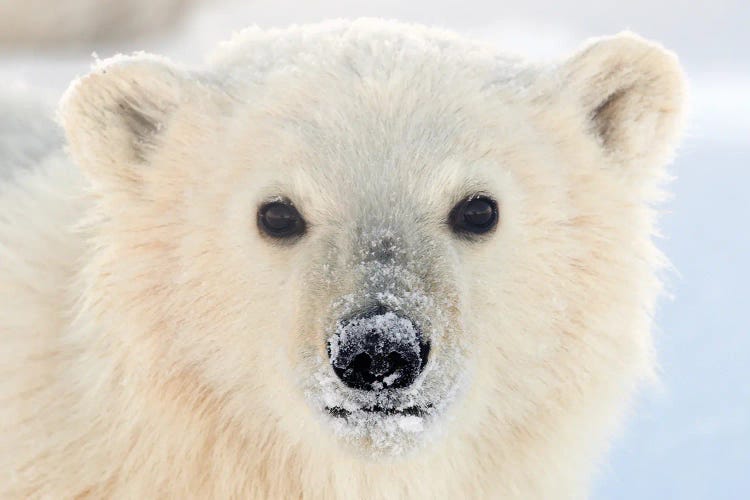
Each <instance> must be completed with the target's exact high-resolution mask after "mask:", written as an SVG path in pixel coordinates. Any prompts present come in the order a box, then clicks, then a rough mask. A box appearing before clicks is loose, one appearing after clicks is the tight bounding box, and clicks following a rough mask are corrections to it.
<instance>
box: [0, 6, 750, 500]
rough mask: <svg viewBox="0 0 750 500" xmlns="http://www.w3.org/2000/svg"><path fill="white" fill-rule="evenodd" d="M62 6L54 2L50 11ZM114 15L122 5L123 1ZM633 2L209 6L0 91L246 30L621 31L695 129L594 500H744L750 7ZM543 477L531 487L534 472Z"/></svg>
mask: <svg viewBox="0 0 750 500" xmlns="http://www.w3.org/2000/svg"><path fill="white" fill-rule="evenodd" d="M60 1H64V0H60ZM123 1H125V0H123ZM696 4H698V2H677V1H676V0H666V1H662V2H654V1H653V0H648V1H646V0H632V1H631V2H614V1H596V2H595V1H593V0H578V1H572V2H552V1H551V0H526V1H523V2H511V1H508V2H496V1H490V0H484V1H481V0H464V1H462V2H449V1H448V0H429V1H428V0H415V1H412V2H404V1H403V0H399V1H396V0H386V1H381V2H372V1H370V0H368V1H364V0H362V1H360V0H355V1H348V2H342V1H335V0H309V1H305V2H302V1H301V0H300V1H298V2H291V1H289V0H273V1H272V0H244V1H240V0H216V1H209V0H204V2H203V3H202V4H201V5H200V6H199V7H197V8H196V9H195V10H194V11H193V12H192V14H191V15H189V16H188V17H187V18H186V19H185V20H184V22H183V23H182V24H181V25H180V26H179V27H178V28H176V29H175V30H173V31H171V32H169V33H164V34H161V35H160V36H154V37H150V38H144V37H142V38H140V39H139V40H131V41H128V42H120V43H119V44H118V45H116V46H115V45H104V44H94V45H92V46H91V47H90V48H87V49H86V50H83V49H77V50H70V49H68V50H62V49H61V50H59V51H48V52H44V53H40V52H36V53H31V52H25V53H24V52H7V51H6V52H0V82H4V83H5V84H8V83H10V84H18V85H29V86H32V87H35V88H42V89H46V90H47V91H48V93H49V95H50V96H51V97H52V98H55V97H56V96H57V95H59V93H60V92H61V91H62V90H63V89H64V88H65V85H66V84H67V82H68V81H70V80H71V79H72V78H73V77H75V76H76V75H79V74H82V73H85V72H86V70H87V68H88V67H89V65H90V64H91V61H92V58H91V53H92V52H94V51H96V52H97V53H98V55H99V56H101V57H106V56H109V55H112V54H114V53H116V52H120V51H132V50H147V51H152V52H158V53H163V54H166V55H168V56H171V57H173V58H174V59H177V60H181V61H184V62H188V63H191V62H192V63H197V62H200V60H201V59H202V56H203V55H205V54H207V53H208V52H209V51H210V49H211V47H212V46H213V45H214V44H215V43H216V42H217V41H219V40H221V39H224V38H227V37H228V35H229V34H230V33H231V32H232V31H233V30H237V29H240V28H242V27H244V26H247V25H250V24H259V25H261V26H273V25H277V26H278V25H286V24H289V23H303V22H313V21H319V20H321V19H325V18H331V17H358V16H363V15H365V16H379V17H390V18H399V19H402V20H407V21H414V22H422V23H426V24H438V25H441V26H445V27H449V28H452V29H455V30H457V31H460V32H462V33H466V34H469V35H472V36H475V37H478V38H483V39H485V40H488V41H491V42H493V43H496V44H497V45H498V46H500V47H502V48H504V49H507V50H510V51H512V52H519V53H524V54H529V55H531V56H533V57H536V58H544V59H546V58H551V57H557V56H561V55H563V54H565V53H566V52H568V51H570V50H571V49H573V48H574V47H575V46H576V45H577V44H578V43H579V42H580V41H581V40H582V39H584V38H585V37H587V36H592V35H599V34H609V33H614V32H617V31H620V30H622V29H631V30H633V31H636V32H640V33H642V34H643V35H645V36H647V37H650V38H653V39H656V40H660V41H662V42H663V43H664V44H665V45H667V46H668V47H670V48H672V49H674V50H675V51H676V52H678V54H679V55H680V56H681V58H682V60H683V62H684V64H685V66H686V68H687V71H688V75H689V76H690V78H691V82H692V95H693V116H692V120H691V125H690V128H689V133H688V137H687V140H686V142H685V144H684V147H683V148H682V150H681V152H680V154H679V156H678V158H677V160H676V162H675V164H674V165H673V169H672V172H673V174H674V175H675V176H676V180H675V181H674V182H673V183H672V186H671V187H672V191H673V192H674V194H675V196H674V198H673V199H672V200H671V201H669V202H668V203H667V204H666V205H665V206H664V216H663V217H662V233H663V236H664V237H663V239H662V241H661V247H662V248H663V249H664V250H665V251H666V253H667V255H668V256H669V257H670V258H671V259H672V262H673V263H674V267H675V272H673V273H672V274H671V275H670V276H669V283H670V287H669V289H670V293H671V295H672V297H671V298H668V299H665V300H663V301H662V303H661V307H660V310H659V313H658V325H659V331H658V334H657V345H658V350H659V358H660V361H661V367H662V370H661V372H662V380H663V385H662V387H660V388H659V389H658V390H652V391H650V392H648V393H647V394H645V395H644V397H643V398H642V400H641V402H640V404H639V406H638V408H637V410H636V411H635V415H634V416H633V418H631V420H630V421H629V425H628V426H627V428H626V430H625V432H624V434H623V436H621V438H620V439H619V440H618V441H617V442H616V443H615V446H614V449H613V452H612V454H611V455H610V457H609V460H608V461H607V463H606V464H605V465H604V467H603V469H602V474H601V475H600V478H599V480H598V482H597V485H596V488H595V491H594V494H593V498H595V499H607V500H609V499H620V498H622V499H635V498H638V499H665V498H670V499H671V498H674V499H683V500H685V499H707V498H711V499H743V498H750V319H748V318H749V317H750V312H749V310H750V300H748V295H749V294H748V293H747V288H748V286H749V284H750V263H749V262H748V261H749V260H750V234H749V233H750V195H748V194H747V193H745V190H746V189H747V185H746V184H745V183H746V182H747V183H748V184H750V51H748V50H747V48H748V47H749V46H750V31H748V29H747V25H748V23H749V22H750V3H748V2H747V0H714V1H712V2H703V3H701V4H700V5H696ZM541 473H543V472H541Z"/></svg>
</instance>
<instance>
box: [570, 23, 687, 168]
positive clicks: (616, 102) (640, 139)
mask: <svg viewBox="0 0 750 500" xmlns="http://www.w3.org/2000/svg"><path fill="white" fill-rule="evenodd" d="M561 79H562V81H563V85H564V86H565V87H566V89H567V91H568V92H570V93H572V95H573V98H574V99H576V100H577V101H578V103H579V106H580V108H581V110H582V112H583V113H584V115H585V120H586V123H587V126H588V127H589V131H590V132H591V134H592V135H593V136H594V137H595V138H596V140H597V141H598V142H599V143H600V145H601V147H602V148H604V150H605V152H606V153H607V154H608V155H609V156H610V157H611V158H612V159H613V160H616V161H618V162H621V163H623V164H626V165H634V166H638V167H641V168H648V167H655V166H659V165H662V164H664V163H666V162H667V160H668V159H669V157H670V156H671V154H672V153H673V151H674V148H675V146H676V142H677V140H678V139H679V136H680V133H681V131H682V125H683V118H684V114H685V113H684V108H685V101H686V83H685V77H684V74H683V72H682V69H681V67H680V64H679V62H678V60H677V57H676V56H675V55H674V54H673V53H672V52H669V51H667V50H666V49H664V48H663V47H661V46H660V45H658V44H655V43H652V42H649V41H646V40H644V39H643V38H641V37H639V36H637V35H634V34H632V33H621V34H619V35H615V36H612V37H605V38H599V39H595V40H592V41H590V42H589V43H588V44H587V45H586V46H585V47H584V48H583V49H581V50H580V51H579V52H577V53H576V54H574V55H573V56H572V57H571V58H570V59H569V60H568V61H567V62H565V63H564V65H563V66H562V75H561Z"/></svg>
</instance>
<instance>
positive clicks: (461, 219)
mask: <svg viewBox="0 0 750 500" xmlns="http://www.w3.org/2000/svg"><path fill="white" fill-rule="evenodd" d="M498 219H499V216H498V213H497V202H495V200H493V199H492V198H490V197H488V196H485V195H474V196H470V197H468V198H466V199H464V200H463V201H461V202H459V203H458V204H457V205H456V206H455V207H453V210H451V213H450V215H449V216H448V223H449V224H450V226H451V228H452V229H453V231H454V232H456V233H459V234H467V233H472V234H483V233H486V232H488V231H491V230H492V229H494V227H495V226H497V222H498Z"/></svg>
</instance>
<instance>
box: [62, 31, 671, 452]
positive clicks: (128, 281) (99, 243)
mask: <svg viewBox="0 0 750 500" xmlns="http://www.w3.org/2000/svg"><path fill="white" fill-rule="evenodd" d="M683 101H684V84H683V76H682V73H681V70H680V68H679V65H678V63H677V60H676V58H675V57H674V56H673V55H672V54H671V53H669V52H667V51H665V50H664V49H663V48H661V47H660V46H658V45H655V44H653V43H649V42H647V41H644V40H642V39H641V38H638V37H637V36H635V35H632V34H621V35H618V36H614V37H609V38H601V39H597V40H593V41H591V42H589V43H588V44H586V45H585V46H584V47H583V48H582V49H581V50H579V51H578V52H576V53H575V54H573V55H572V56H571V57H570V58H568V59H566V60H564V61H562V62H561V63H558V64H550V65H533V64H529V63H527V62H524V61H522V60H517V59H512V58H507V57H504V56H501V55H498V54H497V53H496V52H495V50H494V49H492V48H491V47H488V46H485V45H482V44H479V43H474V42H470V41H466V40H463V39H461V38H459V37H457V36H455V35H452V34H449V33H445V32H442V31H437V30H431V29H426V28H420V27H415V26H408V25H401V24H397V23H385V22H379V21H373V20H361V21H355V22H351V23H348V22H337V23H327V24H323V25H319V26H313V27H298V28H291V29H288V30H283V31H267V32H266V31H260V30H256V29H251V30H248V31H246V32H243V33H241V34H240V35H238V36H236V37H235V38H234V39H233V40H232V41H231V42H229V43H227V44H225V45H224V46H222V47H221V48H220V49H219V51H218V52H217V55H216V56H215V57H214V59H213V60H212V62H211V63H210V64H209V65H208V66H207V67H205V68H201V69H189V68H183V67H180V66H178V65H175V64H173V63H171V62H169V61H167V60H164V59H161V58H157V57H154V56H149V55H144V54H138V55H135V56H131V57H117V58H114V59H112V60H109V61H106V62H104V63H103V64H101V65H99V66H98V67H97V68H96V69H95V70H94V71H93V72H92V73H91V74H90V75H88V76H86V77H84V78H82V79H81V80H80V81H78V82H77V83H76V84H74V85H73V86H72V87H71V90H70V91H69V92H68V94H67V95H66V97H65V99H64V101H63V104H62V106H61V112H60V116H61V119H62V122H63V124H64V127H65V129H66V132H67V136H68V141H69V146H70V151H71V154H72V157H73V158H74V160H75V162H76V163H77V164H78V165H79V166H80V168H81V169H82V171H83V172H84V173H85V175H86V177H87V178H88V179H89V181H90V190H91V193H92V195H93V199H94V201H93V203H92V209H91V217H90V218H91V222H90V226H91V228H92V238H91V241H92V244H91V255H90V259H89V262H88V265H87V267H86V271H85V276H84V277H85V279H86V281H87V283H88V286H87V288H86V294H87V295H86V297H85V300H84V301H82V303H83V304H84V305H83V306H82V307H83V308H84V309H85V310H84V311H83V313H82V314H84V315H89V316H91V317H93V318H96V321H94V322H99V323H106V324H108V325H110V326H109V328H110V329H109V330H108V332H109V333H108V335H111V336H112V339H113V340H112V341H111V342H109V343H107V346H108V347H107V349H109V351H110V352H109V354H110V355H111V356H113V357H115V358H117V359H118V363H119V364H118V366H120V367H122V373H127V374H129V375H128V376H129V377H131V378H132V379H133V380H141V381H142V382H143V384H144V386H145V385H148V386H149V390H150V391H154V392H155V393H156V394H158V395H159V399H160V400H163V401H176V402H178V403H179V404H180V405H182V406H183V407H184V408H185V411H188V412H191V411H192V412H195V413H196V418H198V415H202V414H203V413H211V412H213V413H215V414H220V415H221V418H222V419H226V421H231V422H235V423H237V422H239V424H238V425H240V427H241V428H245V429H246V430H247V431H248V432H250V433H258V434H259V435H260V434H262V435H264V436H269V437H268V438H266V439H267V440H266V441H265V442H266V443H277V444H279V445H280V446H282V445H281V443H283V447H284V449H289V450H293V449H297V448H295V447H305V446H307V448H305V449H316V450H318V451H319V452H320V453H326V452H331V453H337V452H338V450H341V452H342V453H350V454H351V453H352V452H353V455H352V456H357V455H358V454H359V455H366V456H373V455H401V456H412V454H415V453H416V454H420V453H421V454H426V453H438V451H435V450H441V449H447V448H441V447H451V446H453V447H455V446H467V445H471V446H475V447H477V449H485V448H486V449H487V450H488V453H505V452H506V451H498V450H507V449H524V447H526V448H528V449H529V450H531V449H534V450H542V449H551V448H556V449H560V448H564V447H565V446H571V447H572V446H574V445H575V446H576V447H577V448H579V449H583V448H588V443H592V446H591V448H592V449H593V448H596V443H597V442H598V441H599V440H598V438H597V436H600V435H603V434H604V433H605V432H606V430H607V429H608V428H609V427H610V425H609V424H610V422H611V421H612V420H613V418H614V416H615V415H616V414H617V413H618V412H619V410H620V408H621V406H622V402H623V401H624V400H625V399H626V396H627V395H628V394H629V393H630V392H631V388H632V387H633V386H634V384H635V383H636V382H637V381H638V380H640V379H641V378H642V377H644V376H647V375H648V373H649V370H650V367H651V355H650V350H651V347H650V346H651V344H650V336H649V323H650V320H649V317H650V312H651V308H652V306H653V302H654V300H655V296H656V293H657V292H658V288H659V287H658V280H657V279H656V277H655V270H656V269H657V268H658V266H659V264H660V263H661V258H660V256H659V253H658V252H657V251H656V250H655V248H654V247H653V245H652V243H651V239H650V237H651V233H652V212H651V210H650V208H649V203H650V202H651V201H653V199H654V197H655V196H656V195H658V186H659V180H660V179H661V178H662V177H663V175H662V174H663V167H664V165H665V163H666V162H667V161H668V159H669V157H670V155H671V154H672V152H673V149H674V146H675V141H676V139H677V137H678V134H679V131H680V126H681V121H682V115H683V113H682V111H683ZM115 339H116V340H115ZM118 373H120V372H118ZM176 404H177V403H176ZM202 412H203V413H202ZM582 435H585V436H586V437H585V439H583V441H582V440H581V437H582ZM467 443H468V444H467ZM267 447H272V446H271V445H270V444H269V445H267ZM429 450H432V451H429ZM493 450H494V451H493ZM528 454H529V456H532V455H533V453H532V452H531V451H529V452H528ZM529 460H531V459H529Z"/></svg>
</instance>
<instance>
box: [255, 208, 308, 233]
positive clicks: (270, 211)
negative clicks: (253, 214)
mask: <svg viewBox="0 0 750 500" xmlns="http://www.w3.org/2000/svg"><path fill="white" fill-rule="evenodd" d="M258 227H259V228H260V230H261V231H263V232H264V233H266V234H267V235H269V236H272V237H274V238H290V237H292V236H299V235H301V234H302V233H304V232H305V221H304V219H302V216H301V215H300V214H299V212H298V211H297V209H296V208H294V205H292V204H291V203H290V202H288V201H273V202H271V203H266V204H265V205H262V206H261V207H260V209H259V210H258Z"/></svg>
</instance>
